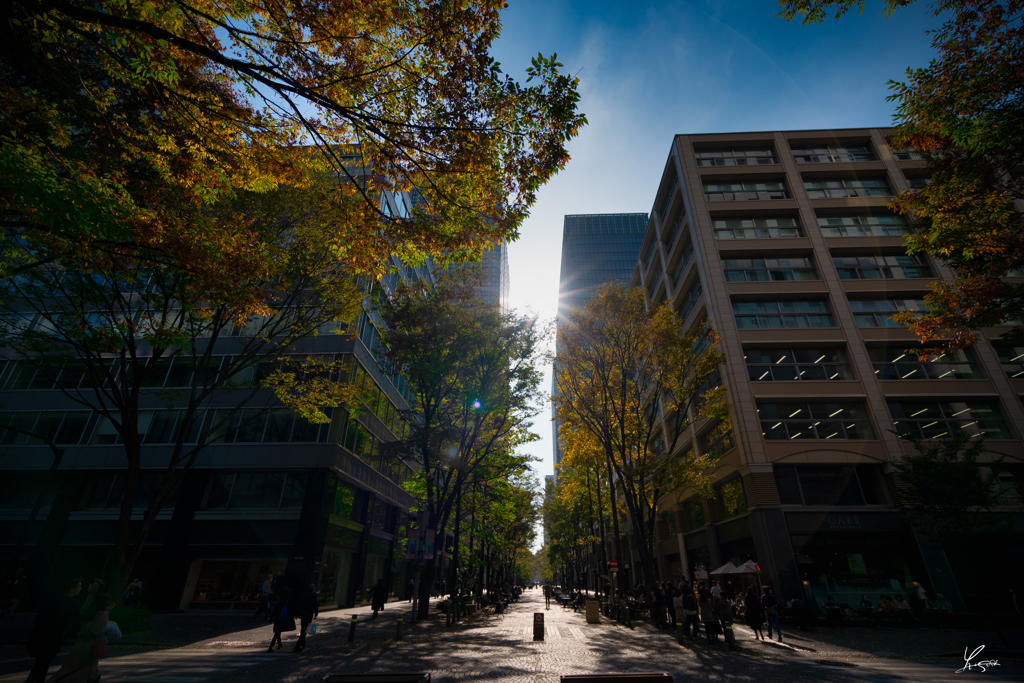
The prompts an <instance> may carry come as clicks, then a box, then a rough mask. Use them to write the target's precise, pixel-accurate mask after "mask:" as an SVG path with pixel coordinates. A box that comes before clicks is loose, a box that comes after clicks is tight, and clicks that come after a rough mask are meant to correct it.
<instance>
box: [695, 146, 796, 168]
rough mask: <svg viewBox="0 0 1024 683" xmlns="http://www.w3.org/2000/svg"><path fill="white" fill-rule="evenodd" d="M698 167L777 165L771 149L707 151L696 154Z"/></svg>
mask: <svg viewBox="0 0 1024 683" xmlns="http://www.w3.org/2000/svg"><path fill="white" fill-rule="evenodd" d="M694 156H696V157H697V165H698V166H758V165H761V164H777V163H778V160H776V158H775V152H774V151H773V150H772V148H771V147H767V148H763V147H762V148H754V149H735V148H734V149H705V150H698V151H697V152H695V153H694Z"/></svg>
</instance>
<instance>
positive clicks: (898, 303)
mask: <svg viewBox="0 0 1024 683" xmlns="http://www.w3.org/2000/svg"><path fill="white" fill-rule="evenodd" d="M850 308H852V309H853V317H854V319H855V320H856V321H857V327H903V325H900V324H899V323H898V322H896V321H895V320H893V319H892V316H893V314H895V313H899V312H900V311H914V312H920V311H926V310H928V309H927V308H925V305H924V300H922V299H853V300H851V301H850Z"/></svg>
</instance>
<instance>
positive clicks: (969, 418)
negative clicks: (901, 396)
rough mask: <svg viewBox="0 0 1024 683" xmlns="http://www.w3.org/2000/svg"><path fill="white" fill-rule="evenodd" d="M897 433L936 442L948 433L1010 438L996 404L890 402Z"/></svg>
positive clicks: (973, 401) (976, 401) (981, 401)
mask: <svg viewBox="0 0 1024 683" xmlns="http://www.w3.org/2000/svg"><path fill="white" fill-rule="evenodd" d="M889 412H890V413H892V419H893V422H894V424H895V425H896V431H897V432H899V433H900V434H909V435H912V436H919V437H921V438H924V439H938V438H940V437H943V436H946V435H947V434H967V435H968V436H970V437H971V438H974V437H976V436H985V437H986V438H989V439H1012V438H1013V437H1012V436H1011V435H1010V430H1009V428H1008V427H1007V426H1006V423H1005V422H1003V416H1002V414H1001V413H1000V412H999V406H998V405H996V402H995V401H985V400H969V401H889Z"/></svg>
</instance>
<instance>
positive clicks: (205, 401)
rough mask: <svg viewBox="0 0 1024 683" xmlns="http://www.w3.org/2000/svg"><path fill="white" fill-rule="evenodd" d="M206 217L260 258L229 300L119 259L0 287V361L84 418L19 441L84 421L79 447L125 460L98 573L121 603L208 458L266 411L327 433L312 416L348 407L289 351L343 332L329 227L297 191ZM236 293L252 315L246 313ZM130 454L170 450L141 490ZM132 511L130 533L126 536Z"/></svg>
mask: <svg viewBox="0 0 1024 683" xmlns="http://www.w3.org/2000/svg"><path fill="white" fill-rule="evenodd" d="M215 211H224V212H229V213H230V216H229V217H228V218H226V219H225V220H228V221H230V222H231V223H232V224H235V225H244V226H245V227H246V237H245V238H246V239H248V240H252V241H254V242H258V243H259V244H260V245H261V250H262V251H264V252H269V253H270V254H271V257H270V258H267V259H266V260H263V259H262V258H259V259H256V261H258V263H259V265H258V266H254V267H248V268H245V271H246V272H247V273H248V276H247V277H246V278H245V279H244V280H241V281H236V282H233V283H231V284H230V287H231V291H226V292H225V291H216V290H210V291H208V292H207V294H206V296H205V297H204V298H203V300H202V301H198V302H197V301H196V299H195V297H194V294H193V291H192V290H193V287H194V286H195V282H194V280H193V278H192V277H191V274H190V273H189V272H186V271H183V270H181V269H178V268H174V267H170V266H167V265H160V264H157V263H155V262H154V261H152V260H151V259H148V258H132V257H131V255H130V254H127V253H122V254H120V255H118V256H117V257H115V256H113V255H109V254H103V253H102V252H97V251H89V250H86V251H82V252H79V253H77V254H75V253H68V254H65V255H64V256H63V257H62V258H61V259H60V260H59V261H54V262H52V263H49V264H47V265H41V266H39V267H34V268H28V269H20V268H19V267H20V265H21V264H20V263H19V262H14V263H12V264H11V266H12V268H13V269H14V270H19V269H20V272H19V274H18V275H15V276H9V277H6V278H2V279H0V310H3V312H4V313H3V316H2V317H0V344H2V346H3V347H5V349H6V351H5V355H7V356H8V357H9V358H12V359H14V360H16V362H17V366H16V367H17V372H19V373H21V374H23V375H24V376H26V377H33V378H34V379H33V380H32V381H33V382H34V383H35V384H34V385H35V386H38V387H40V388H45V389H51V390H54V389H56V390H59V391H60V392H62V393H63V394H64V396H66V397H67V398H68V399H70V400H71V402H73V403H74V404H75V405H77V406H78V407H80V408H81V409H83V411H82V412H81V413H77V414H79V415H81V417H80V418H76V419H78V421H79V422H81V424H78V426H77V427H76V428H72V427H73V426H74V425H71V422H69V420H68V419H65V423H67V424H58V423H56V422H55V423H52V424H50V423H47V424H42V423H40V424H39V425H37V426H35V427H34V432H33V433H32V434H31V436H32V437H34V438H36V439H39V440H41V441H42V442H45V443H51V444H56V445H58V446H65V445H74V444H78V443H79V441H80V439H82V438H84V437H85V436H86V435H85V433H84V429H85V427H86V422H87V421H88V420H90V416H91V419H93V420H98V423H97V425H96V427H95V428H94V433H95V435H96V436H94V437H93V438H94V439H96V438H103V439H106V441H94V442H95V443H111V444H117V445H119V447H120V449H121V450H122V451H123V454H124V458H125V460H124V468H125V469H124V470H123V475H124V486H123V494H122V498H121V501H120V509H119V517H118V523H117V530H116V534H115V540H114V547H113V549H112V550H111V552H110V554H109V556H108V559H107V561H106V564H105V567H104V575H105V577H106V579H107V581H108V585H110V587H111V593H112V594H114V595H120V594H121V593H123V591H121V592H120V593H118V592H117V591H118V590H120V589H119V588H118V586H121V585H123V584H124V583H125V582H126V581H127V579H128V578H129V574H130V573H131V572H132V568H133V567H134V565H135V562H136V560H137V559H138V557H139V554H140V553H141V551H142V547H143V544H144V543H145V541H146V539H147V537H148V535H149V532H150V530H151V528H152V525H153V523H154V521H155V518H156V516H157V514H158V513H159V512H160V511H161V509H162V508H163V506H164V504H165V503H166V502H167V501H169V500H171V499H172V498H173V497H174V495H175V493H176V491H177V490H178V488H179V487H180V485H181V483H182V482H183V480H184V477H185V475H187V473H188V472H189V471H190V470H191V468H192V467H193V465H194V464H195V462H196V459H197V458H198V456H199V455H200V453H201V452H202V451H203V450H204V449H205V448H206V447H207V446H208V445H209V444H211V443H216V442H218V441H222V440H225V439H227V440H228V441H230V440H233V438H234V435H235V432H236V431H239V430H242V431H245V430H246V429H248V428H249V423H250V422H251V421H254V420H259V419H264V420H265V419H266V417H267V413H268V412H269V411H275V414H274V416H273V419H274V420H275V421H277V422H283V421H285V420H289V421H290V420H299V421H300V422H302V423H304V424H309V425H311V428H312V429H316V428H317V424H318V423H322V422H327V421H328V416H327V415H326V414H325V413H324V412H323V408H324V407H325V406H339V405H341V404H342V403H343V402H344V401H346V400H348V399H350V398H354V397H351V396H349V393H350V392H348V391H347V388H346V386H345V385H344V384H343V383H340V382H339V381H338V380H339V376H340V373H341V368H340V367H339V364H338V362H336V361H334V360H333V357H330V358H326V359H325V358H322V357H311V356H308V355H305V354H301V352H300V351H299V350H297V349H296V348H295V347H296V344H297V343H298V342H299V341H301V340H302V339H304V338H306V337H311V336H315V335H316V334H317V333H318V331H319V329H320V328H322V327H324V326H330V327H338V326H339V325H340V326H341V327H342V328H344V326H345V324H346V323H347V322H349V321H351V320H353V319H354V318H355V315H356V313H357V312H358V310H359V306H360V301H361V300H362V294H361V293H360V292H359V290H358V289H357V288H356V285H355V282H354V278H353V277H352V275H351V274H350V273H349V272H348V269H347V266H346V265H345V264H344V263H343V262H342V261H340V260H339V259H337V258H335V257H334V256H333V255H332V251H331V245H332V238H331V237H330V234H331V232H332V231H333V225H334V216H333V215H332V214H331V213H330V212H326V213H318V212H315V211H313V210H312V204H311V203H310V202H309V201H307V198H305V197H303V193H302V192H300V191H298V190H297V189H295V188H291V189H290V190H289V191H280V192H273V193H269V194H262V195H257V194H254V195H252V196H250V197H249V198H248V201H235V202H232V203H231V204H230V205H229V206H221V207H217V209H216V210H215V209H214V208H213V207H211V209H209V210H208V212H207V213H208V217H207V218H209V216H210V215H213V214H214V213H215ZM268 268H269V269H268ZM242 270H243V269H242V268H241V267H239V269H238V270H236V276H238V275H240V274H241V272H242ZM236 290H237V291H236ZM243 290H248V291H250V292H254V293H255V294H254V295H255V296H256V297H258V298H260V299H261V300H262V301H263V304H262V306H261V311H260V312H259V313H253V312H251V309H250V302H251V300H252V299H251V297H248V296H242V295H240V294H239V292H241V291H243ZM282 361H285V362H284V363H282ZM172 367H173V371H172ZM171 377H173V378H174V379H170V378H171ZM165 384H166V388H165ZM224 389H228V390H230V393H228V394H224V393H223V391H222V390H224ZM218 397H219V398H218ZM3 407H4V408H6V409H8V410H9V409H10V408H11V407H12V406H11V405H5V406H3ZM289 409H290V410H291V412H288V410H289ZM70 414H71V413H69V415H70ZM57 415H63V414H62V413H59V414H57ZM4 419H5V421H7V420H16V419H17V414H16V413H13V414H12V413H6V414H5V415H4ZM76 424H77V423H76ZM90 424H92V423H90ZM69 425H70V426H69ZM289 425H290V422H289ZM5 426H6V425H5ZM11 426H14V427H17V425H13V424H12V425H11ZM144 442H145V443H146V444H157V445H161V446H162V447H163V449H165V450H167V451H168V452H167V453H166V454H163V455H162V456H161V457H157V458H155V459H151V460H150V462H148V464H147V472H149V473H153V474H155V475H156V476H155V477H154V478H153V479H152V480H151V481H149V483H148V484H145V485H144V484H143V481H142V480H143V470H142V464H143V462H142V461H143V444H144ZM139 506H141V509H142V521H141V523H140V524H135V523H133V521H132V513H133V510H134V509H136V508H137V507H139Z"/></svg>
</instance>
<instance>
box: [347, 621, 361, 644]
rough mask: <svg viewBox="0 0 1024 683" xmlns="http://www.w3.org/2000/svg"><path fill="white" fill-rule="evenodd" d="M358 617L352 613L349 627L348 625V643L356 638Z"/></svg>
mask: <svg viewBox="0 0 1024 683" xmlns="http://www.w3.org/2000/svg"><path fill="white" fill-rule="evenodd" d="M358 618H359V617H357V616H355V615H352V621H351V622H350V623H349V627H348V642H350V643H351V642H352V641H354V640H355V639H356V620H357V619H358Z"/></svg>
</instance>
